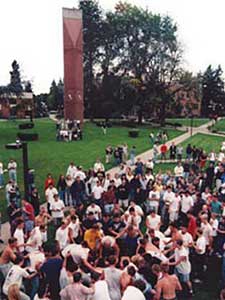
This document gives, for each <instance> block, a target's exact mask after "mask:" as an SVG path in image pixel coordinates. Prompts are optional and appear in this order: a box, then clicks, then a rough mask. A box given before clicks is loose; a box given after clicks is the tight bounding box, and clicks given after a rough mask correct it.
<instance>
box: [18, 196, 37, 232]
mask: <svg viewBox="0 0 225 300" xmlns="http://www.w3.org/2000/svg"><path fill="white" fill-rule="evenodd" d="M21 204H22V211H23V217H24V222H25V231H26V234H27V235H29V233H30V232H31V230H32V229H33V228H34V220H35V214H34V208H33V206H32V205H31V204H30V203H29V202H27V201H26V200H22V201H21Z"/></svg>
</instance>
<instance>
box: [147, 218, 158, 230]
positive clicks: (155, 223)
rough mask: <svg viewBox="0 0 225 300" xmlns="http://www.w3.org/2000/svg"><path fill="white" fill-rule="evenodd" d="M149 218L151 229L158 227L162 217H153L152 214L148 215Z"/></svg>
mask: <svg viewBox="0 0 225 300" xmlns="http://www.w3.org/2000/svg"><path fill="white" fill-rule="evenodd" d="M147 220H148V224H149V225H148V227H149V228H151V229H158V228H159V225H160V222H161V217H160V216H159V215H155V217H154V218H153V217H152V216H151V215H149V216H147Z"/></svg>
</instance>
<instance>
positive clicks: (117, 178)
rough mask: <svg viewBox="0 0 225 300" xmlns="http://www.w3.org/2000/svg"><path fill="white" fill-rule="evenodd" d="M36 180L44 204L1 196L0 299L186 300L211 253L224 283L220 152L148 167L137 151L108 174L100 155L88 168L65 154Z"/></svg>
mask: <svg viewBox="0 0 225 300" xmlns="http://www.w3.org/2000/svg"><path fill="white" fill-rule="evenodd" d="M207 157H211V156H210V155H209V156H207ZM44 185H45V197H46V201H45V202H46V205H44V206H41V207H38V208H37V207H36V209H35V203H31V201H26V200H22V201H21V206H20V207H18V205H17V203H15V201H13V200H10V203H9V206H8V209H7V212H8V215H9V221H10V236H11V237H10V239H9V240H8V245H7V246H6V247H5V248H4V250H3V252H2V254H1V257H0V274H1V280H0V281H1V285H2V297H3V299H4V297H5V298H6V297H8V299H9V300H15V299H22V300H23V299H25V300H27V299H32V300H33V299H34V300H48V299H51V300H58V299H62V300H75V299H76V300H78V299H79V300H97V299H98V300H131V299H135V300H150V299H154V300H160V299H164V300H172V299H189V298H190V297H192V295H193V283H194V284H195V286H194V287H195V288H196V290H197V289H201V288H202V285H201V284H204V283H205V280H206V277H207V272H208V268H209V263H210V261H211V260H213V259H217V260H218V261H219V262H220V268H221V269H220V272H221V274H222V275H221V276H220V288H223V287H224V285H225V258H224V243H225V159H224V160H222V161H218V159H217V157H216V156H215V161H213V160H211V159H210V162H209V164H205V165H202V163H201V160H199V159H193V158H192V157H187V159H186V160H185V162H181V161H179V162H178V163H177V165H176V167H175V168H174V171H173V172H171V171H168V172H166V173H162V172H160V171H159V172H158V173H156V174H155V173H154V162H153V160H152V159H149V160H148V161H147V162H143V161H142V160H141V159H137V160H136V161H135V164H134V166H133V167H132V166H130V165H127V164H124V163H122V164H120V167H119V171H118V172H117V173H116V174H114V175H111V174H110V173H107V172H106V171H105V166H104V164H103V163H102V162H101V161H100V160H99V159H98V160H96V162H95V164H94V166H93V168H92V169H91V170H89V171H85V170H83V168H82V166H76V165H75V164H74V163H73V162H71V163H70V165H69V167H68V169H67V172H66V175H65V176H64V175H60V177H59V180H58V182H55V180H54V178H53V177H52V175H51V174H48V176H47V178H46V180H45V184H44ZM218 288H219V286H218ZM188 297H189V298H188ZM222 297H223V291H222V292H221V299H223V298H222Z"/></svg>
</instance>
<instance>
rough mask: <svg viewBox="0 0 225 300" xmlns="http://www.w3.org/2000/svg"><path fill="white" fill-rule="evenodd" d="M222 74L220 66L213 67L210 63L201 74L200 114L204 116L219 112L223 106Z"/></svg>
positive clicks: (224, 97)
mask: <svg viewBox="0 0 225 300" xmlns="http://www.w3.org/2000/svg"><path fill="white" fill-rule="evenodd" d="M222 75H223V71H222V69H221V66H218V67H217V68H215V69H213V68H212V66H211V65H210V66H208V68H207V69H206V71H205V72H204V73H203V75H202V106H201V114H202V116H204V117H208V116H209V115H210V114H214V113H217V114H218V113H219V114H220V112H221V111H222V109H223V108H224V101H225V93H224V81H223V78H222Z"/></svg>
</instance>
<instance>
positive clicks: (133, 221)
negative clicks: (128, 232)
mask: <svg viewBox="0 0 225 300" xmlns="http://www.w3.org/2000/svg"><path fill="white" fill-rule="evenodd" d="M126 223H127V224H129V225H134V226H136V227H138V228H139V225H140V223H141V217H140V216H139V215H136V216H131V215H129V216H128V218H127V222H126Z"/></svg>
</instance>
